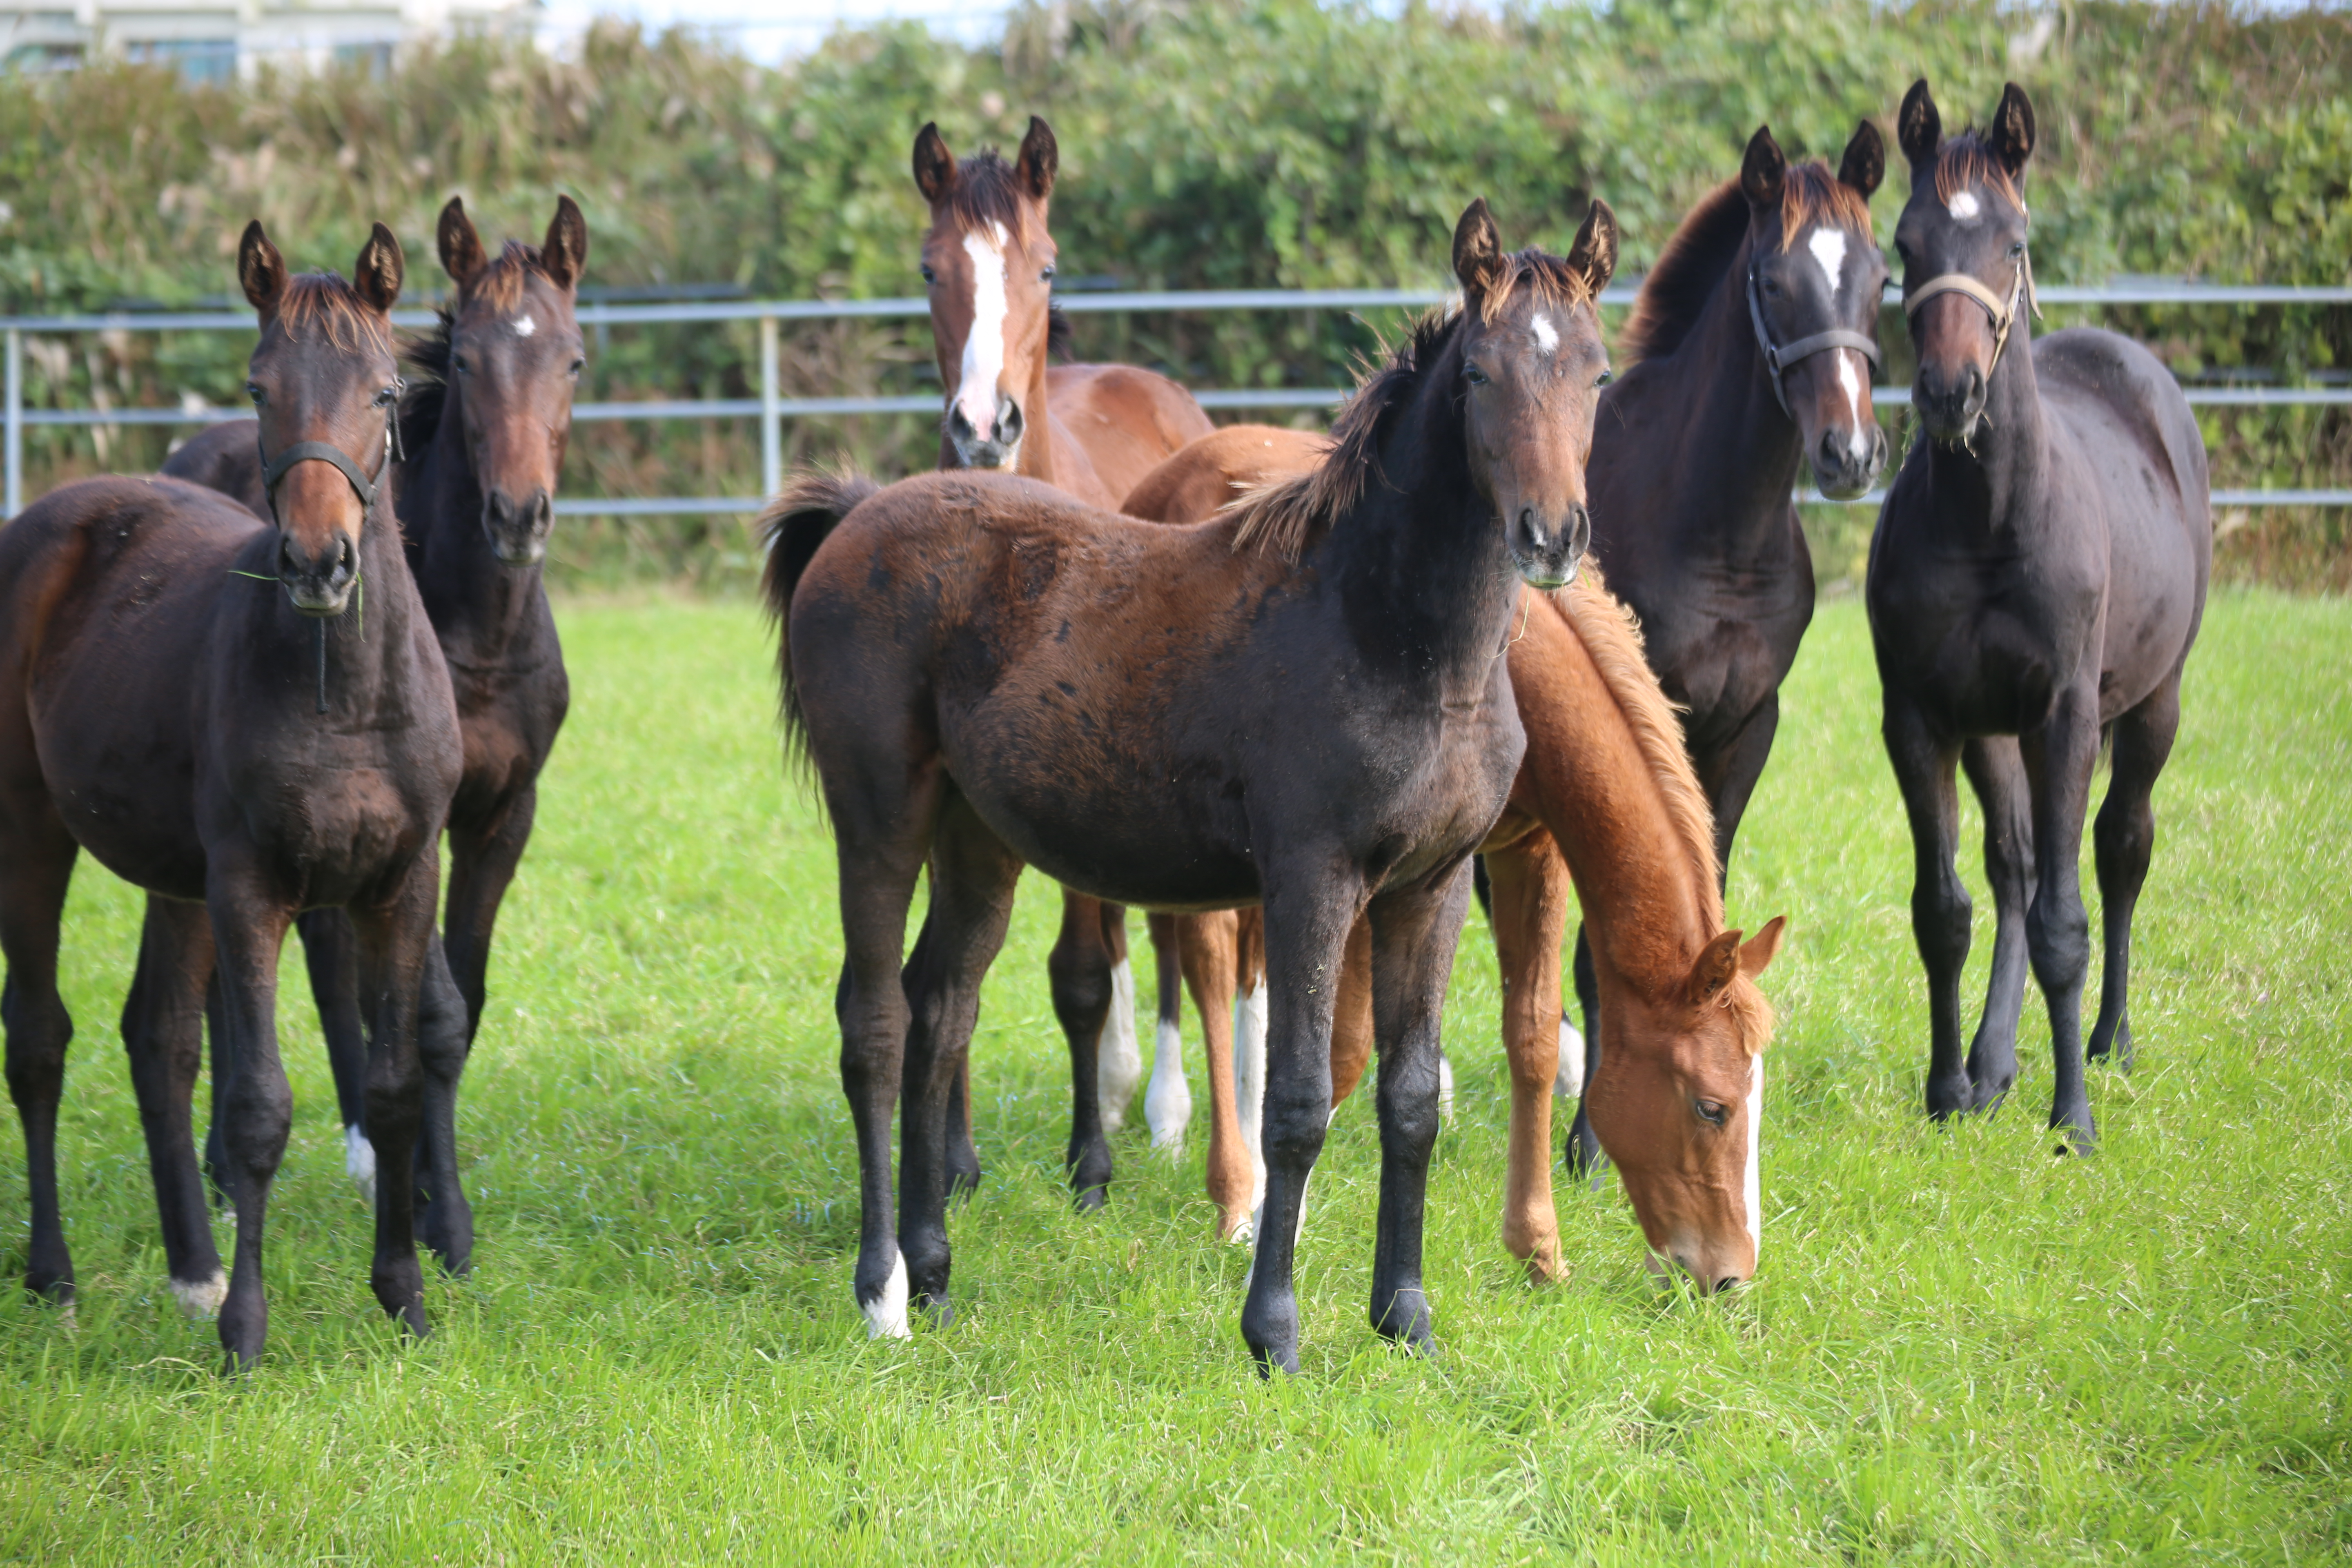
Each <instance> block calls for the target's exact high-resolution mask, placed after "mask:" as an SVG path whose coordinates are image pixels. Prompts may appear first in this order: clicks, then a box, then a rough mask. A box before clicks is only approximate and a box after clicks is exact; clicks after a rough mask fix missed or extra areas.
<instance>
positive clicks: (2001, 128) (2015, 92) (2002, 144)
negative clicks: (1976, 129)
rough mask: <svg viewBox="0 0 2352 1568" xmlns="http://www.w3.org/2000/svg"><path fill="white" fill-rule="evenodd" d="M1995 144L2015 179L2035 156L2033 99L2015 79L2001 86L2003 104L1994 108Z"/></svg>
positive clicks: (2001, 102) (2006, 167)
mask: <svg viewBox="0 0 2352 1568" xmlns="http://www.w3.org/2000/svg"><path fill="white" fill-rule="evenodd" d="M1992 148H1993V151H1994V152H1995V153H1998V154H1999V155H2000V166H2001V167H2002V168H2004V169H2007V170H2008V171H2009V177H2010V178H2011V179H2012V180H2014V179H2015V178H2017V177H2018V176H2019V175H2020V174H2023V173H2025V161H2026V160H2027V159H2028V158H2031V157H2032V156H2033V100H2032V99H2030V98H2028V97H2026V96H2025V89H2023V88H2021V87H2020V86H2018V85H2017V84H2016V83H2015V82H2013V81H2012V82H2009V83H2007V84H2005V85H2004V86H2003V87H2002V88H2001V89H2000V108H1999V109H1996V110H1993V111H1992Z"/></svg>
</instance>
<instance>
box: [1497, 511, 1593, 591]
mask: <svg viewBox="0 0 2352 1568" xmlns="http://www.w3.org/2000/svg"><path fill="white" fill-rule="evenodd" d="M1508 538H1509V542H1510V547H1511V563H1512V564H1513V565H1514V566H1516V567H1517V568H1518V573H1519V580H1520V581H1521V582H1523V583H1525V584H1527V585H1528V587H1530V588H1538V589H1542V590H1545V591H1547V592H1548V591H1549V590H1551V589H1553V588H1564V587H1566V586H1568V584H1570V583H1572V582H1574V581H1575V580H1576V563H1578V562H1580V561H1581V560H1583V559H1584V552H1586V551H1587V550H1589V549H1591V546H1592V514H1591V512H1590V511H1588V510H1586V509H1585V506H1584V503H1583V502H1581V501H1577V502H1573V503H1571V504H1570V506H1569V508H1568V510H1567V511H1566V512H1565V514H1563V515H1560V516H1558V517H1554V518H1551V519H1546V518H1545V516H1544V515H1543V513H1542V512H1541V511H1539V510H1538V509H1536V508H1535V507H1532V506H1522V507H1520V508H1519V509H1518V510H1517V511H1516V512H1514V513H1513V514H1512V516H1511V521H1510V526H1509V532H1508Z"/></svg>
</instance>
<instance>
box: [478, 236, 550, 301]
mask: <svg viewBox="0 0 2352 1568" xmlns="http://www.w3.org/2000/svg"><path fill="white" fill-rule="evenodd" d="M534 272H536V273H538V274H539V275H540V276H541V278H546V279H547V280H548V283H549V285H550V286H551V287H556V284H555V279H553V278H551V277H549V275H548V271H547V265H546V263H545V262H543V261H541V259H540V256H539V247H537V246H535V245H525V244H524V243H523V242H522V241H521V240H519V239H510V240H508V241H507V242H506V244H505V245H504V246H502V247H499V254H498V259H496V260H494V261H491V262H489V263H488V264H487V265H485V266H484V267H483V268H482V269H481V270H480V271H478V272H477V273H475V274H474V276H473V279H472V280H471V281H470V282H468V283H467V284H466V286H465V289H464V297H465V298H466V299H467V300H479V301H481V302H482V303H483V304H485V305H488V307H489V308H490V309H491V310H497V311H499V312H500V313H501V314H503V313H505V312H506V311H509V310H514V309H515V308H516V307H517V306H519V305H520V304H521V303H522V286H523V282H524V280H525V279H528V278H529V277H530V275H531V274H532V273H534ZM564 291H566V292H568V290H564Z"/></svg>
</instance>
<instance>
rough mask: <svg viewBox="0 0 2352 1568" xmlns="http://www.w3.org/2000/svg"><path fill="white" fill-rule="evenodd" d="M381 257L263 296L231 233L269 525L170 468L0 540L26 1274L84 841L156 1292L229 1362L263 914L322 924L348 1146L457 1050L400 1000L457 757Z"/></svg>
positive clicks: (412, 1121)
mask: <svg viewBox="0 0 2352 1568" xmlns="http://www.w3.org/2000/svg"><path fill="white" fill-rule="evenodd" d="M402 270H403V268H402V260H401V254H400V246H399V242H398V241H396V240H395V239H394V238H393V237H392V234H391V231H389V230H388V229H386V228H385V227H384V226H383V225H381V224H379V225H377V226H376V227H375V231H374V235H373V237H372V238H371V239H370V240H369V241H368V243H367V245H366V247H364V248H362V250H361V252H360V257H359V266H358V268H357V272H356V275H355V277H354V279H353V280H352V282H349V283H346V282H344V281H343V280H342V279H340V278H335V277H331V276H318V277H305V278H294V279H289V278H288V276H287V274H286V266H285V263H284V262H283V261H282V260H280V259H279V258H278V251H277V249H276V247H273V246H272V245H271V244H270V243H269V240H268V237H267V236H265V235H264V234H263V233H262V229H261V226H260V225H259V224H258V223H256V224H254V225H252V226H249V227H248V228H247V230H246V232H245V238H244V241H243V243H242V245H241V246H240V247H239V250H238V254H237V276H238V279H239V280H240V281H241V282H242V283H243V284H244V287H245V293H246V297H247V299H249V300H252V301H253V304H254V307H255V309H256V310H258V311H259V312H260V317H261V341H260V342H259V344H258V345H257V347H256V348H255V349H254V352H253V359H252V363H251V367H250V369H249V371H248V373H247V374H248V378H249V379H248V382H247V391H248V392H249V393H250V394H251V395H252V397H253V401H254V405H255V406H256V407H257V410H258V411H259V413H260V425H259V437H260V444H261V447H262V448H263V450H264V453H265V454H266V456H267V457H268V462H267V463H266V464H265V465H264V468H263V471H264V473H265V475H266V476H267V480H268V482H267V485H266V494H267V497H268V500H269V502H270V510H271V515H272V517H273V518H274V519H275V523H274V526H273V525H270V524H264V523H262V522H260V521H257V520H256V519H255V517H254V516H253V514H252V513H251V512H249V511H247V510H246V509H245V508H243V507H241V506H238V505H237V504H236V503H235V502H233V501H231V500H227V499H226V497H223V496H221V495H219V494H217V493H215V492H214V491H212V490H209V489H202V488H200V487H198V486H194V485H190V484H184V483H182V482H181V481H179V480H176V479H89V480H85V481H83V482H82V483H79V484H75V485H68V486H67V487H66V488H64V489H59V490H56V491H53V492H51V493H50V494H49V495H47V496H46V497H44V498H43V499H42V500H40V501H39V502H38V503H37V504H36V505H34V506H33V507H31V508H30V509H28V510H26V512H25V513H24V514H23V515H22V516H21V517H19V518H18V519H17V520H16V521H15V522H13V523H11V524H10V525H9V526H8V527H7V528H6V529H5V531H0V949H4V950H5V956H6V960H7V966H8V978H7V987H6V991H5V1005H0V1014H5V1021H6V1026H7V1035H8V1038H7V1069H8V1087H9V1092H10V1093H11V1094H12V1095H13V1096H14V1097H15V1099H16V1109H17V1114H18V1115H19V1116H20V1117H21V1118H22V1120H23V1121H24V1125H25V1142H26V1164H27V1166H28V1167H29V1169H30V1173H31V1177H32V1189H33V1244H32V1249H31V1255H30V1260H29V1263H28V1266H27V1268H26V1285H27V1286H28V1287H29V1288H30V1289H33V1290H35V1291H37V1292H39V1293H42V1294H45V1295H47V1296H50V1297H53V1298H58V1299H67V1300H69V1299H70V1298H71V1295H72V1290H73V1265H72V1262H71V1259H70V1258H69V1257H68V1253H67V1250H66V1243H65V1234H64V1230H63V1228H62V1226H61V1225H60V1223H59V1219H58V1198H57V1150H56V1126H57V1109H58V1090H59V1087H60V1080H61V1079H62V1078H63V1076H64V1068H65V1049H66V1043H67V1041H68V1039H69V1038H70V1037H71V1035H72V1032H73V1031H72V1024H71V1021H70V1020H69V1019H68V1017H67V1016H66V1010H65V1005H64V1004H63V1002H62V1001H61V1000H60V999H59V997H58V989H57V953H58V915H59V911H60V909H61V908H62V906H63V904H64V901H65V894H66V886H67V883H68V879H70V878H71V876H72V873H73V866H74V860H75V858H76V856H77V854H78V853H79V851H80V850H81V849H84V848H87V849H88V850H89V852H90V853H91V854H93V855H95V856H96V857H97V858H99V860H100V862H102V863H103V864H104V865H105V866H106V867H107V868H108V869H110V870H111V871H113V872H114V873H115V874H116V875H117V876H120V877H121V878H123V879H126V880H128V881H130V882H132V883H134V884H135V885H137V886H140V887H142V888H144V889H147V892H148V900H147V923H146V929H145V932H144V934H143V936H142V942H141V946H140V955H139V969H138V974H137V978H136V980H135V981H134V982H133V983H132V985H131V998H130V1001H129V1002H128V1003H127V1004H126V1005H125V1006H124V1009H123V1016H122V1034H123V1043H124V1045H125V1046H126V1047H128V1049H129V1051H130V1054H131V1078H132V1081H133V1083H134V1085H135V1087H136V1088H137V1090H138V1094H139V1108H140V1115H141V1119H142V1121H143V1122H144V1123H145V1126H146V1132H147V1143H148V1154H149V1158H150V1161H151V1163H152V1167H153V1173H154V1178H155V1186H156V1198H157V1203H158V1206H159V1207H160V1208H161V1210H162V1215H163V1247H164V1254H165V1257H166V1258H167V1259H168V1262H169V1267H170V1269H171V1278H172V1285H173V1292H174V1293H175V1294H176V1295H177V1296H178V1297H179V1298H180V1300H181V1301H182V1303H183V1304H184V1305H185V1306H188V1307H190V1308H191V1309H193V1310H206V1309H209V1308H211V1307H213V1306H215V1305H217V1306H218V1307H219V1310H220V1337H221V1342H222V1344H223V1345H224V1346H225V1347H226V1350H227V1352H228V1355H229V1361H230V1364H231V1365H232V1366H233V1367H234V1366H238V1365H242V1364H245V1363H250V1362H251V1361H252V1360H253V1359H254V1358H255V1357H256V1356H257V1355H259V1354H260V1352H261V1349H262V1344H263V1341H264V1338H265V1335H266V1331H267V1328H268V1305H267V1303H266V1302H265V1300H264V1299H263V1296H262V1281H261V1241H262V1230H263V1226H264V1225H265V1223H266V1221H267V1219H268V1204H269V1187H270V1183H271V1181H272V1179H273V1178H274V1177H275V1175H276V1173H277V1171H278V1162H279V1160H280V1159H281V1158H282V1157H283V1155H284V1153H285V1150H286V1137H287V1129H288V1124H289V1119H290V1110H291V1102H290V1099H289V1095H288V1092H287V1088H286V1072H285V1068H284V1066H283V1065H282V1064H281V1063H280V1062H279V1060H278V1031H277V1021H276V1016H275V1015H276V1000H277V973H278V947H279V944H280V943H281V942H283V941H284V940H285V935H286V928H287V926H288V925H289V924H290V923H291V922H292V921H293V919H294V917H295V916H296V915H297V914H298V913H299V912H300V911H301V910H307V909H317V908H320V907H324V906H330V905H332V906H340V907H341V908H342V909H344V910H348V911H349V912H350V915H351V918H352V926H353V930H354V931H355V934H356V936H357V939H358V946H359V973H360V994H361V996H362V998H363V999H364V1002H365V1005H366V1010H367V1013H368V1021H369V1035H370V1038H369V1060H368V1103H367V1128H368V1135H369V1136H370V1137H371V1138H373V1140H374V1141H375V1142H376V1143H377V1144H378V1145H379V1146H383V1147H388V1148H393V1149H406V1148H409V1147H410V1146H412V1145H413V1144H414V1142H415V1139H416V1136H417V1126H418V1122H419V1120H420V1117H421V1107H422V1100H423V1075H424V1069H423V1068H422V1064H421V1063H420V1060H419V1053H420V1050H422V1051H424V1052H425V1053H428V1054H436V1055H439V1056H441V1057H444V1058H446V1057H447V1056H449V1055H450V1054H452V1053H455V1054H457V1055H458V1056H462V1055H463V1053H464V1049H465V1024H464V1018H463V1016H462V1015H459V1014H457V1013H456V1012H455V1010H454V1009H446V1008H445V1009H441V1010H440V1011H439V1013H438V1014H437V1016H436V1014H434V1012H433V1010H432V1009H431V1008H430V1007H429V1006H428V1007H427V1008H425V1009H422V1010H421V1009H420V1005H419V996H420V992H421V991H422V990H423V989H424V987H423V975H424V972H425V955H426V952H427V949H428V948H429V946H430V944H431V942H432V939H433V906H434V900H435V894H436V890H437V886H438V882H439V877H440V866H439V863H438V860H437V858H436V844H437V843H438V841H439V839H440V835H441V826H442V823H443V821H444V819H445V818H446V816H447V815H448V811H449V802H450V798H451V796H452V795H454V794H455V793H456V790H457V778H458V770H459V766H460V763H461V748H460V742H459V740H458V731H457V707H456V703H455V701H454V700H453V699H452V697H451V695H450V689H449V677H448V674H447V671H446V669H445V668H444V667H443V664H442V658H441V650H440V647H439V646H438V645H437V644H436V643H435V641H434V639H433V630H432V627H431V626H430V625H428V624H427V622H426V620H425V611H424V606H423V605H422V604H420V603H419V601H418V599H417V595H416V586H415V583H414V582H413V581H411V579H410V577H409V573H408V564H407V562H406V561H405V560H404V557H403V555H402V552H401V547H400V532H399V528H398V525H397V524H396V523H395V522H394V520H393V517H392V508H391V506H390V505H389V504H388V501H387V500H386V499H384V498H383V496H382V491H383V489H384V488H386V483H385V482H386V480H388V479H392V478H394V476H393V474H392V452H393V444H394V443H393V420H394V416H395V411H396V406H395V405H396V400H397V396H398V387H399V375H398V371H397V364H396V362H395V360H394V353H393V342H392V328H391V323H390V321H388V320H387V319H386V312H387V311H388V310H390V309H391V307H392V304H393V301H394V300H395V299H397V298H398V297H399V293H400V280H401V273H402ZM256 579H259V580H260V581H258V582H257V581H256ZM215 968H217V972H218V975H219V984H220V990H221V996H222V1002H223V1007H222V1011H223V1014H224V1015H225V1019H226V1027H227V1031H228V1034H229V1036H230V1037H231V1041H232V1049H231V1052H230V1057H231V1060H232V1061H233V1062H234V1064H235V1066H234V1068H233V1070H232V1071H231V1072H230V1073H229V1074H228V1075H227V1080H226V1083H225V1084H224V1085H223V1086H221V1089H220V1091H219V1092H220V1096H221V1099H222V1101H223V1108H222V1118H223V1120H224V1121H225V1123H226V1151H227V1161H228V1169H227V1174H228V1184H229V1190H230V1193H231V1194H232V1196H234V1198H235V1199H236V1272H235V1274H234V1276H233V1277H232V1278H230V1279H228V1280H226V1282H224V1281H223V1280H222V1279H221V1275H220V1257H219V1254H218V1253H217V1252H216V1251H215V1250H214V1247H213V1238H212V1231H211V1227H210V1221H209V1216H208V1215H207V1214H206V1210H205V1199H204V1187H203V1177H202V1175H201V1174H200V1173H198V1171H197V1169H196V1162H195V1150H194V1145H193V1143H192V1142H191V1139H190V1133H189V1100H190V1097H191V1094H192V1092H193V1089H194V1078H195V1072H196V1065H197V1058H198V1055H199V1052H200V1038H201V1037H200V1034H199V1031H198V1020H199V1017H200V1016H201V1010H202V1004H203V999H204V994H205V987H206V985H207V983H208V982H209V981H210V979H211V977H212V976H213V975H214V973H215ZM421 1011H422V1012H423V1013H424V1014H425V1016H420V1012H421ZM445 1070H446V1064H445ZM411 1195H412V1194H411V1184H410V1170H409V1165H408V1163H407V1162H406V1161H403V1160H393V1161H389V1162H387V1163H386V1164H385V1167H384V1170H383V1173H382V1175H381V1176H380V1178H379V1180H378V1184H377V1190H376V1231H375V1259H374V1265H373V1269H372V1272H371V1279H372V1280H373V1285H374V1289H375V1294H376V1299H377V1300H379V1301H380V1302H382V1303H383V1308H384V1310H386V1311H388V1312H391V1313H393V1314H394V1315H395V1316H397V1317H398V1318H399V1319H400V1320H401V1321H403V1322H404V1323H405V1324H406V1325H407V1326H408V1327H409V1328H410V1329H411V1330H412V1331H415V1332H418V1333H422V1332H424V1331H425V1307H424V1299H423V1278H422V1275H421V1274H420V1272H419V1270H418V1268H417V1262H416V1248H415V1237H414V1233H413V1224H412V1222H413V1215H412V1212H411Z"/></svg>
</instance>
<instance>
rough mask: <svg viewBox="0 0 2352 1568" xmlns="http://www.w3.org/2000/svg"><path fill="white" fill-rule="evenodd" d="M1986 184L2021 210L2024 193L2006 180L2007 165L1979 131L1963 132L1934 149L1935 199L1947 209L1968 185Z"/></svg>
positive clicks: (2022, 208) (1948, 137)
mask: <svg viewBox="0 0 2352 1568" xmlns="http://www.w3.org/2000/svg"><path fill="white" fill-rule="evenodd" d="M1977 184H1981V185H1987V186H1990V188H1991V189H1993V190H1995V191H1997V192H1999V193H2000V195H2003V196H2006V197H2007V198H2008V199H2009V200H2010V201H2011V203H2013V204H2014V205H2016V207H2017V210H2018V211H2020V212H2023V211H2024V210H2025V195H2024V193H2022V192H2021V191H2020V190H2019V189H2018V188H2017V182H2016V181H2015V180H2013V179H2011V178H2010V174H2009V169H2008V166H2007V165H2005V164H2004V163H2001V161H2000V153H1996V152H1994V151H1993V146H1992V143H1991V142H1988V141H1986V140H1985V134H1984V132H1981V131H1963V132H1960V133H1959V134H1958V135H1957V136H1947V137H1946V138H1944V142H1943V145H1942V146H1940V147H1938V148H1937V149H1936V199H1937V201H1939V202H1942V203H1944V204H1945V205H1947V206H1948V205H1951V200H1952V198H1953V197H1954V196H1957V195H1959V194H1960V193H1961V192H1962V191H1964V190H1966V189H1968V188H1969V186H1970V185H1977Z"/></svg>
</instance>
